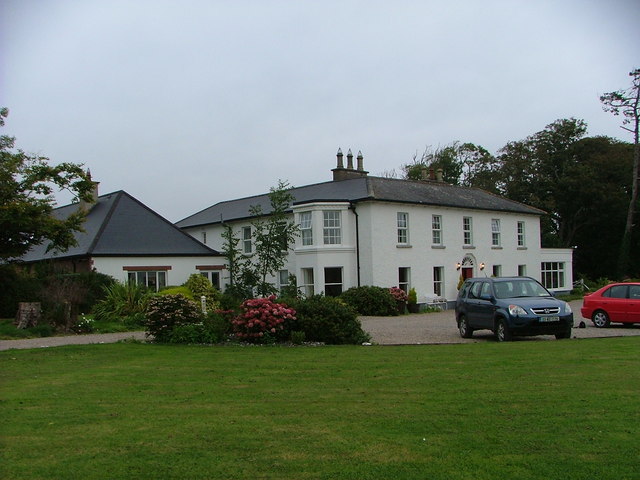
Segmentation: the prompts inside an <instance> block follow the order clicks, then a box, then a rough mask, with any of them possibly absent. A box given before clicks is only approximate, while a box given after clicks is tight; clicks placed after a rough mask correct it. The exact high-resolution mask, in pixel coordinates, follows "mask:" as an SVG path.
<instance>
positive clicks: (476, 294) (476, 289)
mask: <svg viewBox="0 0 640 480" xmlns="http://www.w3.org/2000/svg"><path fill="white" fill-rule="evenodd" d="M481 288H482V282H475V283H474V284H473V285H472V286H471V290H470V291H469V297H470V298H480V290H481Z"/></svg>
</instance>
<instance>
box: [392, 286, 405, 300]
mask: <svg viewBox="0 0 640 480" xmlns="http://www.w3.org/2000/svg"><path fill="white" fill-rule="evenodd" d="M389 293H390V294H391V296H392V297H393V299H394V300H396V301H397V302H406V301H407V298H408V297H407V292H405V291H404V290H402V289H401V288H398V287H391V288H390V289H389Z"/></svg>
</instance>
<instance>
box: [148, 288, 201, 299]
mask: <svg viewBox="0 0 640 480" xmlns="http://www.w3.org/2000/svg"><path fill="white" fill-rule="evenodd" d="M178 293H179V294H181V295H184V296H185V297H187V298H188V299H189V300H195V299H196V298H195V297H194V296H193V292H192V291H191V290H189V289H188V288H187V287H184V286H182V287H167V288H165V289H163V290H160V291H159V292H158V295H176V294H178ZM198 301H200V299H198Z"/></svg>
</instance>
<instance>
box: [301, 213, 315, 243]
mask: <svg viewBox="0 0 640 480" xmlns="http://www.w3.org/2000/svg"><path fill="white" fill-rule="evenodd" d="M300 236H301V237H302V245H313V228H312V226H311V212H302V213H301V214H300Z"/></svg>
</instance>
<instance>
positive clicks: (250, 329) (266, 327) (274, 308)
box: [231, 296, 296, 343]
mask: <svg viewBox="0 0 640 480" xmlns="http://www.w3.org/2000/svg"><path fill="white" fill-rule="evenodd" d="M275 300H276V297H275V296H270V297H269V298H254V299H250V300H246V301H245V302H243V303H242V305H241V307H240V315H238V316H237V317H236V318H235V319H234V320H233V321H232V322H231V323H232V325H233V332H234V334H235V336H236V337H237V338H239V339H240V340H243V341H247V342H253V343H264V342H267V341H268V340H269V339H276V338H279V337H281V333H282V332H283V330H284V326H285V323H287V322H295V320H296V316H295V315H296V311H295V310H294V309H292V308H288V307H287V305H285V304H282V303H275Z"/></svg>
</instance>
